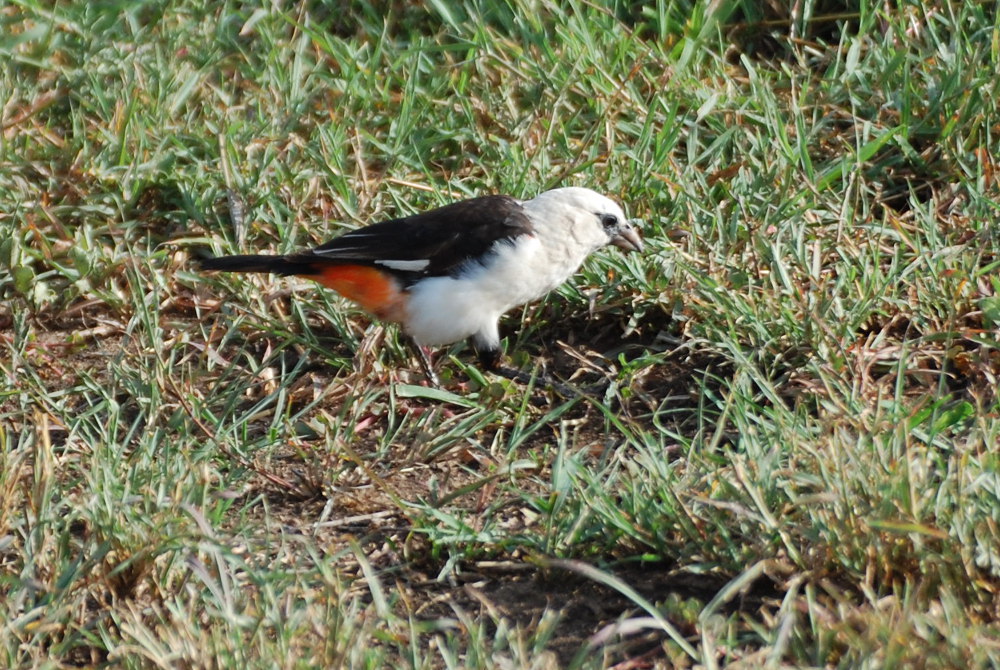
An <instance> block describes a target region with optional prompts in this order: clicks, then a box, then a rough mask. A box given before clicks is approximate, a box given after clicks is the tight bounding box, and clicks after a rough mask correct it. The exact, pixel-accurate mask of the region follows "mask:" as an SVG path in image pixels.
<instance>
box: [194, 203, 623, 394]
mask: <svg viewBox="0 0 1000 670" xmlns="http://www.w3.org/2000/svg"><path fill="white" fill-rule="evenodd" d="M608 244H614V245H616V246H618V247H621V248H622V249H625V250H627V251H642V240H641V239H640V238H639V235H638V234H637V233H636V231H635V229H634V228H633V227H632V225H631V224H630V223H629V221H628V220H627V219H626V218H625V214H624V212H622V209H621V207H619V206H618V204H617V203H615V202H614V201H613V200H610V199H609V198H606V197H604V196H603V195H600V194H599V193H595V192H594V191H591V190H589V189H586V188H575V187H571V188H557V189H554V190H551V191H545V192H544V193H541V194H540V195H538V196H536V197H534V198H532V199H531V200H517V199H515V198H512V197H509V196H505V195H490V196H485V197H481V198H472V199H470V200H463V201H460V202H456V203H453V204H451V205H446V206H444V207H440V208H438V209H434V210H431V211H429V212H424V213H421V214H415V215H413V216H407V217H403V218H399V219H392V220H391V221H383V222H381V223H375V224H372V225H369V226H366V227H364V228H359V229H357V230H354V231H351V232H348V233H345V234H344V235H341V236H340V237H337V238H335V239H333V240H332V241H330V242H327V243H326V244H324V245H322V246H319V247H316V248H315V249H311V250H309V251H301V252H298V253H293V254H288V255H284V256H260V255H251V256H223V257H220V258H210V259H206V260H203V261H201V267H202V269H204V270H222V271H228V272H273V273H275V274H279V275H285V276H287V275H296V276H300V277H308V278H309V279H314V280H316V281H317V282H319V283H320V284H322V285H323V286H326V287H328V288H331V289H333V290H334V291H336V292H337V293H339V294H340V295H342V296H344V297H345V298H348V299H350V300H353V301H354V302H356V303H357V304H359V305H360V306H361V307H363V308H364V309H365V310H367V311H368V312H370V313H371V314H373V315H375V316H376V317H378V318H379V319H382V320H383V321H390V322H393V323H397V324H399V325H400V327H401V328H402V329H403V331H404V332H405V333H406V334H407V335H409V336H410V337H412V338H413V340H414V341H415V342H416V344H417V345H418V351H420V353H421V354H423V353H424V352H423V350H422V349H421V347H424V346H432V345H445V344H451V343H452V342H457V341H459V340H462V339H464V338H467V337H472V339H473V343H474V344H475V347H476V351H477V352H478V354H479V359H480V361H481V363H482V364H483V365H484V366H485V367H486V368H488V369H497V368H498V366H499V361H500V335H499V331H498V328H497V322H498V321H499V319H500V317H501V316H502V315H503V314H504V313H505V312H507V311H508V310H510V309H512V308H514V307H517V306H519V305H523V304H525V303H527V302H530V301H532V300H535V299H537V298H540V297H542V296H543V295H545V294H546V293H548V292H549V291H551V290H552V289H554V288H556V287H557V286H559V285H560V284H561V283H563V282H564V281H566V279H568V278H569V277H570V276H571V275H572V274H573V273H574V272H576V271H577V269H578V268H579V267H580V265H581V264H582V263H583V261H584V260H585V259H586V258H587V256H588V255H589V254H590V253H591V252H593V251H596V250H597V249H599V248H601V247H603V246H606V245H608ZM423 362H424V363H425V364H426V359H425V360H424V361H423ZM428 374H430V375H431V376H432V377H433V373H431V371H430V368H429V367H428Z"/></svg>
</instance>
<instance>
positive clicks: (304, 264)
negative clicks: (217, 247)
mask: <svg viewBox="0 0 1000 670" xmlns="http://www.w3.org/2000/svg"><path fill="white" fill-rule="evenodd" d="M199 265H200V268H201V269H202V270H213V271H214V270H218V271H221V272H273V273H275V274H279V275H311V274H316V273H317V272H318V268H317V267H316V264H315V263H313V262H311V261H308V260H306V259H304V258H296V257H295V256H259V255H254V256H220V257H218V258H203V259H201V260H200V261H199Z"/></svg>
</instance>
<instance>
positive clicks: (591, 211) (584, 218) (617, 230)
mask: <svg viewBox="0 0 1000 670" xmlns="http://www.w3.org/2000/svg"><path fill="white" fill-rule="evenodd" d="M524 207H525V209H526V210H528V212H529V214H530V215H531V217H532V219H533V220H534V223H535V225H536V226H537V227H539V228H549V229H552V231H551V232H555V233H558V234H562V235H567V236H569V238H571V239H573V240H575V241H576V242H577V243H578V244H579V245H581V246H582V247H585V248H586V250H587V252H588V253H589V252H590V251H593V250H595V249H598V248H600V247H603V246H605V245H608V244H614V245H615V246H617V247H621V248H622V249H624V250H626V251H642V247H643V245H642V239H641V238H640V237H639V234H638V233H637V232H636V230H635V228H633V227H632V224H631V223H630V222H629V220H628V219H627V218H625V212H623V211H622V208H621V207H620V206H619V205H618V203H616V202H615V201H614V200H612V199H611V198H608V197H606V196H603V195H601V194H600V193H597V192H596V191H591V190H590V189H589V188H580V187H577V186H570V187H566V188H556V189H552V190H551V191H545V192H544V193H540V194H539V195H537V196H536V197H534V198H533V199H531V200H528V201H527V202H525V203H524ZM540 232H541V231H540Z"/></svg>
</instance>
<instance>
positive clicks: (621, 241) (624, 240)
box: [611, 221, 642, 252]
mask: <svg viewBox="0 0 1000 670" xmlns="http://www.w3.org/2000/svg"><path fill="white" fill-rule="evenodd" d="M611 244H613V245H615V246H616V247H619V248H621V249H624V250H625V251H640V252H641V251H642V238H641V237H639V233H637V232H636V230H635V228H633V227H632V224H631V223H629V222H628V221H622V222H621V224H619V226H618V230H617V232H615V234H614V236H613V237H612V238H611Z"/></svg>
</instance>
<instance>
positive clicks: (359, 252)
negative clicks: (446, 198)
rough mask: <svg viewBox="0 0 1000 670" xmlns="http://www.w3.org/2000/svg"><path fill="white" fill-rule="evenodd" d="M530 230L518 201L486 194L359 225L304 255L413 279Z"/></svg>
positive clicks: (451, 267) (443, 270)
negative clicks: (367, 266)
mask: <svg viewBox="0 0 1000 670" xmlns="http://www.w3.org/2000/svg"><path fill="white" fill-rule="evenodd" d="M532 232H533V227H532V222H531V218H530V217H529V216H528V214H527V212H526V211H525V210H524V208H523V207H522V205H521V202H520V201H518V200H516V199H514V198H512V197H510V196H506V195H488V196H482V197H479V198H472V199H469V200H462V201H459V202H456V203H452V204H450V205H445V206H444V207H439V208H437V209H433V210H430V211H427V212H422V213H419V214H413V215H411V216H406V217H401V218H398V219H391V220H389V221H382V222H380V223H375V224H372V225H369V226H365V227H363V228H359V229H357V230H353V231H351V232H348V233H345V234H344V235H341V236H340V237H337V238H334V239H333V240H331V241H330V242H327V243H326V244H324V245H322V246H319V247H316V248H315V249H313V250H312V251H311V252H308V253H309V254H310V255H311V256H313V257H318V258H321V259H326V260H329V261H334V262H357V263H366V264H371V265H375V266H378V267H382V268H385V269H388V270H392V271H396V272H399V273H402V274H407V275H410V276H413V277H419V276H440V275H446V274H450V273H452V272H454V271H456V270H457V269H459V268H460V267H462V266H463V265H465V264H467V263H468V262H469V261H474V260H476V259H479V258H481V257H484V256H485V255H487V254H488V253H490V251H491V250H492V249H493V248H494V247H495V245H496V243H497V242H499V241H502V240H514V239H516V238H517V237H519V236H521V235H526V234H531V233H532Z"/></svg>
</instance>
